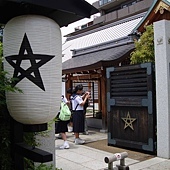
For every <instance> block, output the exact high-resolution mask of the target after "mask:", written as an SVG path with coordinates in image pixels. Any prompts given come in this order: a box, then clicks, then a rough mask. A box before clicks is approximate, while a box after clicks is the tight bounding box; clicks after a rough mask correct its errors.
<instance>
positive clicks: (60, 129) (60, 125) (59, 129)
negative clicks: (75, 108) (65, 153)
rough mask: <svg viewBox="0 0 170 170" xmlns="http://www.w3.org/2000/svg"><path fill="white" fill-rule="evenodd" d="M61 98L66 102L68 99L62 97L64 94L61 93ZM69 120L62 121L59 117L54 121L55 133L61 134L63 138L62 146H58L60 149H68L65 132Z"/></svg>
mask: <svg viewBox="0 0 170 170" xmlns="http://www.w3.org/2000/svg"><path fill="white" fill-rule="evenodd" d="M61 100H62V101H63V102H64V103H65V104H68V103H69V102H68V100H67V99H66V98H65V97H64V95H62V97H61ZM69 121H70V120H68V121H62V120H60V119H59V118H57V123H56V129H55V130H56V131H55V133H59V134H61V137H62V139H63V140H64V144H63V145H62V146H60V149H69V147H70V146H69V143H68V141H67V136H66V132H68V127H67V125H68V123H69Z"/></svg>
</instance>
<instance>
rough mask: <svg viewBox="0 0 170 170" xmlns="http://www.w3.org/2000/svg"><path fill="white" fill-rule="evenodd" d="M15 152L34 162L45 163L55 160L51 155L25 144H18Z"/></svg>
mask: <svg viewBox="0 0 170 170" xmlns="http://www.w3.org/2000/svg"><path fill="white" fill-rule="evenodd" d="M15 152H16V153H18V154H19V155H22V156H23V157H26V158H28V159H30V160H32V161H34V162H41V163H44V162H50V161H52V160H53V155H52V154H51V153H49V152H46V151H44V150H41V149H38V148H35V147H32V146H28V145H26V144H25V143H16V144H15Z"/></svg>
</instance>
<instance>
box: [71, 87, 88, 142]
mask: <svg viewBox="0 0 170 170" xmlns="http://www.w3.org/2000/svg"><path fill="white" fill-rule="evenodd" d="M82 93H83V85H82V84H79V85H77V86H76V87H75V89H74V94H75V96H74V99H72V109H73V111H72V112H73V132H74V135H75V144H77V145H78V144H84V143H85V141H84V140H82V139H81V138H80V137H79V133H83V132H84V121H85V120H84V118H85V117H84V105H85V103H86V100H87V99H88V98H89V97H90V93H89V92H85V94H84V95H82Z"/></svg>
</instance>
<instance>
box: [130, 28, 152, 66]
mask: <svg viewBox="0 0 170 170" xmlns="http://www.w3.org/2000/svg"><path fill="white" fill-rule="evenodd" d="M130 60H131V64H140V63H146V62H155V55H154V31H153V25H149V26H147V27H146V31H145V32H144V33H143V34H142V35H141V37H140V39H139V40H138V41H137V40H136V41H135V50H134V51H133V52H132V53H131V59H130Z"/></svg>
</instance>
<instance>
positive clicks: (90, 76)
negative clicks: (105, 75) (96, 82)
mask: <svg viewBox="0 0 170 170" xmlns="http://www.w3.org/2000/svg"><path fill="white" fill-rule="evenodd" d="M100 77H101V75H100V74H87V75H77V76H73V77H70V79H71V80H77V79H79V80H92V79H99V78H100Z"/></svg>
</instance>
